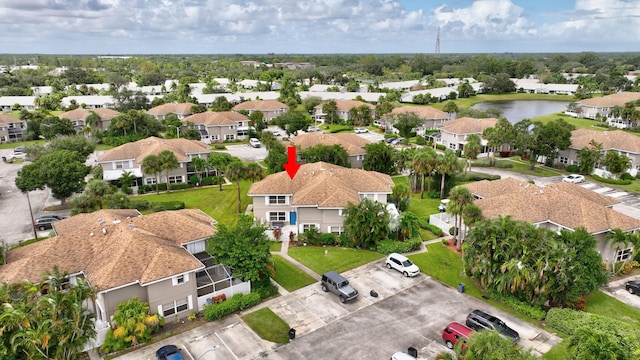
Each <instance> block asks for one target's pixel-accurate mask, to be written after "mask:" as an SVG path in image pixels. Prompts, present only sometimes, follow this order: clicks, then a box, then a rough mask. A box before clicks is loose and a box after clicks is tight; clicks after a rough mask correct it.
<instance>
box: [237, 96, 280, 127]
mask: <svg viewBox="0 0 640 360" xmlns="http://www.w3.org/2000/svg"><path fill="white" fill-rule="evenodd" d="M288 109H289V108H288V107H287V105H286V104H284V103H281V102H280V101H277V100H249V101H245V102H242V103H240V104H238V105H236V106H234V107H233V109H232V110H233V111H235V112H240V111H242V110H245V111H247V115H251V114H252V113H253V112H254V111H260V112H261V113H262V120H263V121H265V122H269V121H271V120H273V119H274V118H277V117H278V116H280V115H282V114H284V113H286V112H287V111H288Z"/></svg>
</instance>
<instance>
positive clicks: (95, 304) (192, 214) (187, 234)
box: [0, 209, 251, 346]
mask: <svg viewBox="0 0 640 360" xmlns="http://www.w3.org/2000/svg"><path fill="white" fill-rule="evenodd" d="M215 224H216V221H215V220H214V219H212V218H211V217H210V216H208V215H207V214H205V213H204V212H202V211H201V210H196V209H184V210H178V211H163V212H157V213H152V214H149V215H140V213H139V212H138V211H137V210H130V209H123V210H114V209H110V210H99V211H96V212H93V213H86V214H78V215H75V216H72V217H69V218H67V219H64V220H61V221H59V222H56V223H55V225H54V230H55V232H56V234H57V235H56V236H54V237H51V238H48V239H45V240H42V241H39V242H36V243H33V244H30V245H27V246H23V247H19V248H16V249H13V250H10V251H8V252H7V254H6V260H7V261H6V264H4V265H2V266H0V281H2V282H6V283H9V284H12V283H17V282H20V281H22V280H25V279H26V280H29V281H31V282H34V283H37V282H38V281H40V280H41V277H42V274H43V273H45V272H46V271H51V270H52V269H53V267H54V266H58V268H59V269H60V272H61V273H66V274H67V275H68V276H67V279H68V281H69V282H70V283H75V282H76V281H77V280H78V279H79V278H84V279H86V280H87V281H88V283H89V284H90V285H91V286H92V287H93V288H94V289H96V296H95V299H94V300H93V301H92V302H91V303H88V304H85V306H87V307H88V308H89V310H90V311H92V312H94V313H95V327H96V330H97V333H98V336H97V339H96V341H95V343H94V344H93V345H94V346H98V345H100V344H101V343H102V342H103V341H104V337H105V335H106V332H107V330H108V329H109V327H110V325H111V324H110V321H111V318H112V316H113V314H114V313H115V310H116V307H117V306H118V305H119V304H120V303H121V302H123V301H126V300H130V299H132V298H133V297H138V299H140V300H141V301H144V302H146V303H148V304H149V311H150V312H151V313H158V314H160V315H162V316H163V317H164V318H165V320H166V321H174V320H178V319H184V318H186V317H187V316H188V315H189V314H190V313H192V312H196V311H201V310H203V307H204V305H205V304H207V303H210V302H212V300H213V297H216V296H220V295H222V294H224V295H225V296H226V297H227V298H230V297H231V296H233V295H234V294H236V293H248V292H249V291H250V288H251V285H250V283H244V282H242V281H240V280H238V279H234V278H233V274H232V270H231V269H229V268H228V267H225V266H222V265H220V264H216V263H214V261H213V259H212V258H211V256H210V255H209V254H208V253H207V252H206V241H207V239H208V238H210V237H211V236H213V235H214V234H215V233H216V232H217V229H216V227H215Z"/></svg>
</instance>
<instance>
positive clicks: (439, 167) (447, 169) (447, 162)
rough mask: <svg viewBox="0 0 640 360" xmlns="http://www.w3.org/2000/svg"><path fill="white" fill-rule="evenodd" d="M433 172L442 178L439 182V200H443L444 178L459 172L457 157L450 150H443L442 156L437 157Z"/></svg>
mask: <svg viewBox="0 0 640 360" xmlns="http://www.w3.org/2000/svg"><path fill="white" fill-rule="evenodd" d="M435 170H436V171H437V172H438V173H440V175H441V176H442V181H441V182H440V199H444V180H445V177H446V176H447V175H453V174H455V173H457V172H458V171H460V163H458V157H457V156H456V154H454V153H453V151H451V150H450V149H447V150H445V152H444V154H442V155H438V157H437V163H436V166H435Z"/></svg>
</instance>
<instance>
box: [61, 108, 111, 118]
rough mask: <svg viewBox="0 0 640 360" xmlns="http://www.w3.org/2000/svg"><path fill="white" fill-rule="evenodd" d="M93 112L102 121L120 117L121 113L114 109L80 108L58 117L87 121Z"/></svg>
mask: <svg viewBox="0 0 640 360" xmlns="http://www.w3.org/2000/svg"><path fill="white" fill-rule="evenodd" d="M92 112H94V113H96V115H98V116H99V117H100V119H102V120H109V119H113V118H114V117H116V116H118V115H120V113H119V112H117V111H115V110H112V109H107V108H98V109H82V108H78V109H75V110H71V111H67V112H63V113H62V114H60V115H58V117H59V118H60V119H69V120H85V119H86V118H87V116H89V115H91V113H92Z"/></svg>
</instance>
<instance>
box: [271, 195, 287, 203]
mask: <svg viewBox="0 0 640 360" xmlns="http://www.w3.org/2000/svg"><path fill="white" fill-rule="evenodd" d="M286 203H287V197H286V196H284V195H274V196H269V205H285V204H286Z"/></svg>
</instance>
